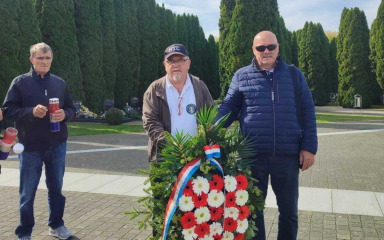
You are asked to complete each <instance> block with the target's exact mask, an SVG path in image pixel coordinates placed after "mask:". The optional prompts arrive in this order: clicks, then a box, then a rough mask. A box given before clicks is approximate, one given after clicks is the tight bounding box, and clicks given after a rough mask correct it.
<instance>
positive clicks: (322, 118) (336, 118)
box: [316, 113, 384, 123]
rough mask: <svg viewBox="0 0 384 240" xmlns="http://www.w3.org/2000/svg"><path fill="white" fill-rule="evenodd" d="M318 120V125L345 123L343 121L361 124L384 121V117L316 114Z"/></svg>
mask: <svg viewBox="0 0 384 240" xmlns="http://www.w3.org/2000/svg"><path fill="white" fill-rule="evenodd" d="M316 120H317V122H318V123H328V122H343V121H359V122H361V121H368V120H384V116H374V115H349V114H348V115H347V114H331V113H316Z"/></svg>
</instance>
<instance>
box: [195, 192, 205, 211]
mask: <svg viewBox="0 0 384 240" xmlns="http://www.w3.org/2000/svg"><path fill="white" fill-rule="evenodd" d="M192 201H193V203H194V204H195V207H196V208H201V207H205V206H207V205H208V194H206V193H203V192H202V193H201V195H200V196H199V195H196V194H193V196H192Z"/></svg>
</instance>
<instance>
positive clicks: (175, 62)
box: [166, 58, 189, 65]
mask: <svg viewBox="0 0 384 240" xmlns="http://www.w3.org/2000/svg"><path fill="white" fill-rule="evenodd" d="M188 60H189V58H187V59H179V60H176V61H170V60H166V62H167V63H168V64H169V65H173V64H177V65H181V64H183V63H185V62H186V61H188Z"/></svg>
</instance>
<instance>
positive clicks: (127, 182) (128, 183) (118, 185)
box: [92, 176, 147, 195]
mask: <svg viewBox="0 0 384 240" xmlns="http://www.w3.org/2000/svg"><path fill="white" fill-rule="evenodd" d="M146 179H147V178H146V177H133V176H121V177H120V178H117V179H115V180H114V181H112V182H109V183H107V184H105V185H103V186H101V187H98V188H96V189H93V190H92V192H93V193H104V194H119V195H123V194H124V193H128V192H130V191H131V190H133V189H135V188H137V187H138V186H143V183H144V181H145V180H146Z"/></svg>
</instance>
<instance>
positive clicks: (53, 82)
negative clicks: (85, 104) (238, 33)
mask: <svg viewBox="0 0 384 240" xmlns="http://www.w3.org/2000/svg"><path fill="white" fill-rule="evenodd" d="M50 98H59V104H60V109H63V110H64V111H65V115H66V118H65V119H64V120H63V121H62V122H60V131H59V132H51V131H50V123H49V112H47V115H46V116H45V117H44V118H36V117H34V116H33V108H34V107H35V106H36V105H38V104H41V105H44V106H45V107H47V109H49V99H50ZM2 109H3V114H4V118H5V119H7V120H12V121H15V122H16V128H17V130H18V131H19V133H18V137H19V141H20V142H21V143H22V144H24V147H25V151H37V150H46V149H48V148H51V147H56V146H58V145H59V144H60V143H62V142H64V141H66V139H67V138H68V132H67V122H68V121H70V120H71V119H72V118H73V116H74V114H75V107H74V105H73V102H72V97H71V94H70V93H69V90H68V87H67V85H66V83H65V81H64V80H63V79H61V78H60V77H58V76H55V75H53V74H51V73H49V72H48V73H47V74H46V75H45V77H44V78H41V76H40V75H38V74H36V72H35V71H34V70H33V68H31V71H30V72H29V73H26V74H23V75H20V76H18V77H16V78H15V79H14V80H13V81H12V83H11V85H10V87H9V90H8V93H7V95H6V97H5V100H4V104H3V108H2Z"/></svg>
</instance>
